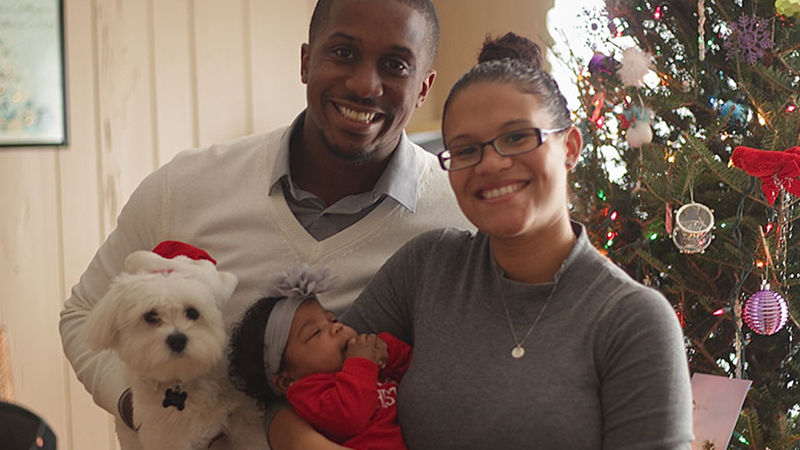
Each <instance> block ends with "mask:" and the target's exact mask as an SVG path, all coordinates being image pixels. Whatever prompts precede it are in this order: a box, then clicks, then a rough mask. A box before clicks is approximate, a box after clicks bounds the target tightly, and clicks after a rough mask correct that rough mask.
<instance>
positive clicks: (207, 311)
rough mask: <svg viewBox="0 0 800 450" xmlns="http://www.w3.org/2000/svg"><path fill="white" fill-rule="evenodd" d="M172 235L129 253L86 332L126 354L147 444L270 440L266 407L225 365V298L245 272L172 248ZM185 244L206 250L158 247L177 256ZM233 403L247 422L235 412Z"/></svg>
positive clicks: (93, 341) (95, 342)
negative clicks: (239, 386)
mask: <svg viewBox="0 0 800 450" xmlns="http://www.w3.org/2000/svg"><path fill="white" fill-rule="evenodd" d="M164 244H165V243H162V244H160V245H159V247H156V249H155V250H154V251H153V252H149V251H138V252H134V253H132V254H130V255H129V256H128V257H127V258H126V259H125V269H124V272H123V273H121V274H120V275H118V276H117V277H115V278H114V280H113V281H112V284H111V287H110V289H109V291H108V293H107V294H106V295H105V296H104V297H103V298H102V299H101V301H100V302H99V303H98V304H97V306H96V307H95V308H94V310H93V311H92V313H91V315H90V316H89V319H88V323H87V337H86V338H87V342H88V343H89V345H90V346H92V347H93V348H95V349H98V350H103V349H111V350H114V351H116V352H117V354H118V355H119V357H120V359H121V360H122V361H123V362H124V363H125V364H126V366H127V375H128V380H129V383H130V387H131V390H132V393H133V411H134V414H133V418H134V423H135V425H136V427H137V430H138V433H137V434H138V437H139V441H140V443H141V445H142V447H143V448H144V449H148V450H150V449H197V448H208V446H209V443H210V442H212V441H214V440H215V439H216V438H217V437H218V436H220V435H223V434H225V435H227V436H228V440H229V442H230V443H231V445H232V446H233V447H234V448H258V447H261V448H266V441H265V439H264V432H263V426H262V425H261V421H260V419H259V418H258V417H254V416H257V412H256V411H257V408H256V407H255V406H253V404H252V403H251V401H250V400H249V399H246V398H245V396H244V395H242V394H241V393H239V392H238V391H236V390H235V389H234V388H233V387H232V386H231V385H230V383H229V381H228V379H227V375H226V370H225V361H226V358H225V356H226V350H227V337H226V334H225V328H224V325H223V319H222V314H221V312H220V308H221V306H222V305H223V304H224V302H226V301H227V300H228V299H229V298H230V296H231V295H232V294H233V290H234V289H235V287H236V284H237V282H238V280H237V279H236V276H235V275H233V274H231V273H227V272H218V271H217V270H216V268H215V266H214V262H212V261H213V259H211V258H210V256H208V255H207V254H206V253H205V252H203V251H202V250H198V249H196V248H194V247H191V246H188V245H187V244H183V243H177V242H175V241H169V242H168V243H166V244H167V246H166V247H167V250H166V251H164V250H163V248H164ZM184 246H185V248H187V249H188V252H187V253H188V254H195V255H196V254H197V252H200V253H202V255H203V256H200V257H201V258H206V257H207V259H191V258H190V257H187V256H184V255H183V254H179V255H178V256H174V257H171V258H170V257H162V256H161V255H160V254H159V253H156V252H158V251H159V249H160V248H162V251H161V254H165V253H166V254H167V256H170V255H172V254H175V253H176V248H178V250H177V252H181V251H184ZM242 406H244V408H241V407H242ZM240 409H245V410H248V409H249V410H250V411H252V414H249V413H247V412H244V413H243V412H242V411H241V410H240ZM237 410H240V411H237ZM234 413H236V415H237V417H238V418H237V419H235V420H234V422H238V426H237V424H234V423H231V421H230V419H231V416H232V415H234ZM237 442H242V444H237ZM259 442H263V445H260V444H254V443H259Z"/></svg>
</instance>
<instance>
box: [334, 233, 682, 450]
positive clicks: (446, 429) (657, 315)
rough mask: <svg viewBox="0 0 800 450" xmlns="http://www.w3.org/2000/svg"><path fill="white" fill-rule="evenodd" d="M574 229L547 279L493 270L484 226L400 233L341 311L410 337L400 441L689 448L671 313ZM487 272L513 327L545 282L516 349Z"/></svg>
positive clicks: (363, 324)
mask: <svg viewBox="0 0 800 450" xmlns="http://www.w3.org/2000/svg"><path fill="white" fill-rule="evenodd" d="M573 228H574V230H575V232H576V235H577V237H578V239H577V243H576V244H575V246H574V248H573V249H572V251H571V253H570V255H569V256H568V258H567V260H566V261H565V263H564V265H563V266H562V268H561V269H560V270H559V272H558V274H557V275H556V283H555V284H553V283H548V284H542V285H528V284H525V283H518V282H514V281H511V280H508V279H505V278H502V279H501V278H498V277H497V276H496V275H495V273H494V271H495V270H496V263H495V261H494V258H493V257H492V256H491V253H490V249H489V239H488V237H487V236H485V235H483V234H481V233H478V234H471V233H469V232H462V231H456V230H453V229H445V230H437V231H432V232H428V233H425V234H423V235H421V236H419V237H417V238H416V239H414V240H413V241H411V242H409V243H408V244H407V245H405V246H404V247H403V248H402V249H401V250H400V251H398V253H396V254H395V255H394V256H393V257H392V258H391V259H390V260H389V261H387V263H386V264H385V265H384V266H383V268H382V269H381V270H380V271H379V272H378V273H377V275H376V276H375V278H374V279H373V280H372V282H371V283H370V284H369V285H368V287H367V288H366V289H365V290H364V292H363V293H362V294H361V296H360V297H359V298H358V299H357V301H356V302H355V304H354V305H353V307H352V309H351V310H350V311H349V312H348V313H347V315H346V316H345V318H344V321H345V322H346V323H348V324H350V325H352V326H354V327H355V328H356V329H357V330H360V331H372V332H378V331H389V332H391V333H393V334H395V335H396V336H398V337H400V338H401V339H404V340H406V341H407V342H409V343H410V344H412V345H413V346H414V357H413V361H412V364H411V367H410V369H409V370H408V372H407V373H406V375H405V377H404V378H403V381H402V384H401V386H400V391H399V397H398V403H399V420H400V425H401V427H402V429H403V434H404V437H405V439H406V443H407V444H408V446H409V448H411V449H440V450H441V449H471V448H475V449H478V448H480V449H522V448H525V449H530V448H536V449H551V448H552V449H571V450H575V449H599V448H609V449H611V448H613V449H618V448H641V449H662V448H663V449H672V448H689V442H690V441H691V439H692V419H691V417H692V400H691V389H690V384H689V370H688V367H687V360H686V354H685V350H684V346H683V337H682V332H681V329H680V325H679V323H678V320H677V318H676V315H675V313H674V311H673V310H672V308H671V306H670V305H669V303H668V302H667V301H666V299H664V297H663V296H662V295H661V294H659V293H658V292H657V291H655V290H653V289H650V288H647V287H644V286H642V285H641V284H639V283H637V282H635V281H634V280H632V279H631V278H630V277H629V276H628V275H627V274H625V273H624V272H623V271H622V270H621V269H620V268H618V267H617V266H615V265H614V264H613V263H611V262H610V261H609V260H608V259H607V258H605V257H604V256H603V255H601V254H600V253H599V252H598V251H597V250H595V249H594V247H592V245H591V244H590V242H589V240H588V239H587V237H586V232H585V230H584V229H583V227H582V226H581V225H579V224H573ZM499 283H502V285H503V286H502V289H503V292H504V293H505V297H506V301H507V303H508V308H509V310H510V314H511V317H512V318H513V324H514V329H515V331H516V334H517V337H518V338H519V339H522V337H523V336H524V335H525V333H526V332H527V331H528V328H529V327H530V326H531V324H532V323H533V321H534V320H535V318H536V316H537V315H538V314H539V311H540V310H541V308H542V305H543V303H544V301H545V299H546V298H547V296H548V295H549V293H550V291H551V289H555V292H554V293H553V296H552V298H551V300H550V302H549V305H548V307H547V309H546V310H545V312H544V314H543V316H542V318H541V320H540V321H539V323H538V325H537V326H536V327H535V328H534V330H533V331H532V333H531V334H530V336H529V337H528V338H527V340H526V341H525V343H524V348H525V355H524V356H523V357H522V358H520V359H514V358H513V357H512V356H511V349H512V348H513V347H514V346H515V341H514V339H513V338H512V334H511V331H510V329H509V323H508V318H507V316H506V313H505V310H504V309H503V304H502V303H501V299H500V298H499V292H500V287H499V286H498V284H499Z"/></svg>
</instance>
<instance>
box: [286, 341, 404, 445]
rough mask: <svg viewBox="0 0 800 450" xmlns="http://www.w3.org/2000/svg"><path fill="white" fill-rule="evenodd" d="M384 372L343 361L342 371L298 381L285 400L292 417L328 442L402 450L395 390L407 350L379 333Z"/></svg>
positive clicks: (363, 361)
mask: <svg viewBox="0 0 800 450" xmlns="http://www.w3.org/2000/svg"><path fill="white" fill-rule="evenodd" d="M378 337H379V338H381V339H383V340H384V341H385V342H386V345H387V347H388V351H389V358H388V360H387V361H386V367H385V368H384V369H382V370H379V368H378V365H377V364H375V363H374V362H372V361H370V360H368V359H366V358H347V359H346V360H345V362H344V366H343V367H342V370H340V371H339V372H333V373H318V374H314V375H309V376H307V377H303V378H301V379H300V380H298V381H296V382H295V383H294V384H292V385H291V386H290V387H289V390H288V391H287V392H286V397H287V399H288V400H289V403H291V404H292V406H293V407H294V409H295V411H296V412H297V414H298V415H299V416H300V417H302V418H303V419H305V420H306V421H307V422H308V423H310V424H311V425H313V426H314V427H315V428H316V429H318V430H319V431H320V432H322V433H323V434H325V435H326V436H328V437H329V438H330V439H332V440H333V441H335V442H337V443H339V444H341V445H344V446H345V447H349V448H354V449H359V450H361V449H370V450H373V449H374V450H378V449H386V450H397V449H405V448H406V445H405V442H404V441H403V434H402V432H401V430H400V425H399V424H398V423H397V385H398V383H399V382H400V380H401V379H402V377H403V375H404V374H405V373H406V370H407V369H408V365H409V363H410V362H411V352H412V349H411V347H410V346H409V345H408V344H406V343H405V342H403V341H401V340H399V339H397V338H396V337H394V336H393V335H391V334H389V333H380V334H379V335H378Z"/></svg>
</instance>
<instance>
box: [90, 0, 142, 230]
mask: <svg viewBox="0 0 800 450" xmlns="http://www.w3.org/2000/svg"><path fill="white" fill-rule="evenodd" d="M96 20H97V42H98V59H97V64H98V74H99V75H98V86H99V93H100V97H99V113H100V130H99V131H100V145H101V150H102V151H101V152H100V160H101V161H100V164H101V166H100V167H101V186H100V189H101V192H102V193H103V199H102V211H101V214H102V216H103V225H104V226H103V232H104V235H108V233H110V232H111V230H112V229H113V227H114V224H115V223H116V217H117V215H118V214H119V211H120V209H121V208H122V206H123V205H124V204H125V201H126V200H127V199H128V197H129V196H130V194H131V193H132V192H133V190H134V189H135V188H136V186H138V184H139V182H140V181H141V180H142V178H144V177H145V175H147V174H148V173H150V172H152V171H153V169H154V168H155V167H156V166H157V164H156V162H155V157H154V156H155V155H154V148H153V142H154V134H153V118H152V104H151V102H152V101H153V95H154V94H153V89H152V85H151V78H150V64H151V59H150V54H149V45H148V39H149V37H148V31H149V30H150V29H151V28H150V27H149V26H148V20H149V14H148V11H147V2H145V1H135V2H121V1H117V0H96Z"/></svg>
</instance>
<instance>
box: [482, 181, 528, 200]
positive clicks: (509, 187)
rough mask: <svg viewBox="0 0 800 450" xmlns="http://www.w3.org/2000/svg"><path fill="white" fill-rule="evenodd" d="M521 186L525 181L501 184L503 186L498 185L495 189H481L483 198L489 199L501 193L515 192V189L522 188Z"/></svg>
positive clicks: (501, 194) (499, 195)
mask: <svg viewBox="0 0 800 450" xmlns="http://www.w3.org/2000/svg"><path fill="white" fill-rule="evenodd" d="M523 186H525V183H514V184H509V185H506V186H503V187H499V188H496V189H489V190H486V191H483V193H482V194H483V198H484V199H486V200H490V199H493V198H497V197H501V196H503V195H508V194H510V193H512V192H516V191H518V190H520V189H522V187H523Z"/></svg>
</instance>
